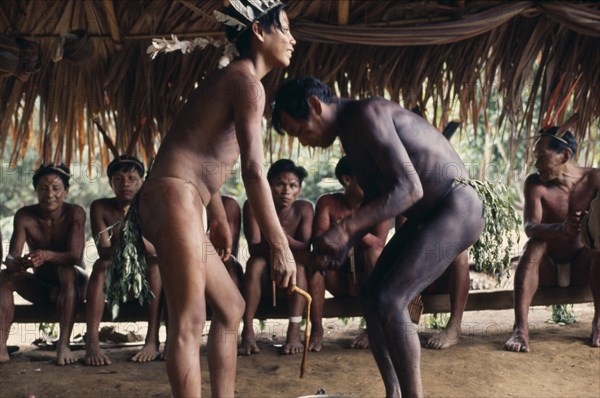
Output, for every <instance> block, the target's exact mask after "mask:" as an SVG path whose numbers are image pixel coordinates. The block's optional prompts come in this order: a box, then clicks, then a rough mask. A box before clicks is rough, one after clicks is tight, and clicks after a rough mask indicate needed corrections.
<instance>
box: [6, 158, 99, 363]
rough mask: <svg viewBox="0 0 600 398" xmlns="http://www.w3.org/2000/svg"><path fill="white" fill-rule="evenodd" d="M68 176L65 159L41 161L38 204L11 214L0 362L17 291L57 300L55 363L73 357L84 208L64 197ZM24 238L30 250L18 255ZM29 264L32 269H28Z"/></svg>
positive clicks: (82, 276) (82, 282)
mask: <svg viewBox="0 0 600 398" xmlns="http://www.w3.org/2000/svg"><path fill="white" fill-rule="evenodd" d="M70 177H71V175H70V172H69V169H68V168H67V167H66V166H65V165H63V164H53V163H50V164H48V165H41V166H40V167H39V168H38V169H37V170H36V172H35V173H34V175H33V187H34V189H35V192H36V194H37V197H38V204H36V205H32V206H25V207H23V208H21V209H19V210H18V211H17V213H16V214H15V218H14V231H13V235H12V237H11V239H10V247H9V250H8V255H7V256H6V260H5V264H6V269H5V270H2V271H1V272H0V363H2V362H7V361H8V360H9V359H10V358H9V355H8V351H7V347H6V342H7V340H8V334H9V332H10V325H11V323H12V321H13V317H14V313H15V303H14V299H13V292H15V291H16V292H17V293H19V294H20V295H21V296H22V297H23V298H24V299H26V300H28V301H31V302H32V303H34V304H38V303H49V302H52V303H55V304H56V305H57V310H58V320H59V325H60V337H59V339H58V343H57V347H56V360H57V364H58V365H69V364H72V363H75V356H74V355H73V353H72V352H71V350H70V349H69V339H70V337H71V331H72V330H73V324H74V321H75V312H76V307H77V304H78V303H79V302H80V301H82V300H83V297H84V294H85V287H86V283H87V275H86V273H85V271H84V270H83V268H81V266H82V265H83V247H84V242H85V241H84V228H85V210H83V208H82V207H81V206H78V205H76V204H72V203H66V202H65V201H64V200H65V197H66V196H67V193H68V191H69V179H70ZM25 243H27V247H28V249H29V253H28V254H26V255H25V256H22V254H23V249H24V246H25ZM29 268H32V271H33V272H32V273H31V272H27V270H28V269H29Z"/></svg>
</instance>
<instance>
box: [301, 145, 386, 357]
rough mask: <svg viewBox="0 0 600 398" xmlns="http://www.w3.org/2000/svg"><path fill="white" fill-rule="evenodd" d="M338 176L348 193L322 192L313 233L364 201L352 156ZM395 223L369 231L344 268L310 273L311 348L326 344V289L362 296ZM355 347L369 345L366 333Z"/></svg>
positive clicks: (340, 167)
mask: <svg viewBox="0 0 600 398" xmlns="http://www.w3.org/2000/svg"><path fill="white" fill-rule="evenodd" d="M335 176H336V177H337V179H338V181H339V182H340V184H342V186H343V187H344V192H335V193H329V194H325V195H322V196H321V197H320V198H319V200H318V201H317V205H316V209H315V220H314V222H313V236H314V237H318V236H320V235H321V234H323V233H324V232H325V231H327V230H328V229H329V225H330V224H331V223H337V222H340V221H342V220H343V219H344V218H346V217H348V216H350V215H351V214H352V213H353V212H354V211H356V210H357V209H358V208H359V207H360V205H361V203H362V200H363V191H362V189H361V188H360V186H359V185H358V183H357V182H356V179H355V178H354V174H353V173H352V166H351V164H350V159H348V157H347V156H344V157H343V158H341V159H340V161H339V162H338V164H337V166H336V167H335ZM390 224H391V222H390V221H389V220H386V221H383V222H381V223H379V224H377V225H375V226H374V227H373V228H371V230H370V231H368V232H367V233H366V234H365V235H364V236H363V237H362V238H361V239H360V241H358V242H357V243H356V244H355V245H354V251H353V253H352V254H351V255H350V256H349V258H348V259H347V260H346V261H345V263H344V265H343V266H342V267H341V268H340V269H327V270H313V271H314V272H311V273H310V276H309V284H308V286H309V287H308V289H309V292H310V295H311V296H312V299H313V300H312V305H311V307H310V317H311V328H312V330H311V338H310V344H309V346H308V349H309V350H311V351H321V348H322V346H323V324H322V319H323V305H324V303H325V289H327V290H328V291H329V292H330V293H331V294H332V295H333V296H336V297H340V296H341V297H343V296H358V290H359V288H360V286H362V284H363V283H364V282H365V281H366V280H367V277H368V276H369V274H370V273H371V271H372V270H373V267H375V263H376V262H377V258H378V257H379V254H380V253H381V251H382V250H383V247H384V246H385V240H386V238H387V234H388V232H389V230H390ZM352 347H353V348H368V347H369V341H368V337H367V335H366V333H363V334H361V335H360V336H358V337H357V338H356V340H354V342H353V343H352Z"/></svg>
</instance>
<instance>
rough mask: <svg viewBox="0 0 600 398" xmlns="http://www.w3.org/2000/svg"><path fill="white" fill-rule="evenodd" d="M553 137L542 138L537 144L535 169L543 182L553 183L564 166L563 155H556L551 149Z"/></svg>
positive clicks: (534, 150)
mask: <svg viewBox="0 0 600 398" xmlns="http://www.w3.org/2000/svg"><path fill="white" fill-rule="evenodd" d="M551 139H552V138H551V137H541V138H540V139H539V140H538V141H537V142H536V144H535V146H534V149H533V152H534V155H535V168H536V169H537V171H538V175H539V177H540V180H541V181H542V182H549V181H552V180H554V179H556V178H558V176H559V175H560V169H561V166H562V165H564V163H565V162H564V156H563V154H562V153H556V152H555V151H554V150H553V149H551V148H550V145H549V143H550V140H551Z"/></svg>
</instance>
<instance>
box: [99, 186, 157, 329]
mask: <svg viewBox="0 0 600 398" xmlns="http://www.w3.org/2000/svg"><path fill="white" fill-rule="evenodd" d="M137 203H138V197H137V196H136V197H135V199H134V200H133V201H132V203H131V206H130V207H129V211H128V212H127V215H126V216H125V219H124V220H123V229H122V230H121V234H120V236H119V245H118V246H117V247H116V248H115V251H114V252H113V254H112V256H111V257H110V263H109V266H108V270H107V272H106V284H105V287H104V293H105V295H106V301H107V303H108V305H109V308H110V309H111V314H112V319H113V320H114V319H116V318H117V316H119V306H120V303H125V302H127V301H128V300H129V299H130V298H134V299H137V300H138V301H139V303H140V305H144V303H146V302H148V301H150V300H152V299H153V298H154V294H153V293H152V291H151V290H150V285H149V284H148V280H146V248H145V247H144V241H143V239H142V231H141V228H140V226H139V223H138V219H137Z"/></svg>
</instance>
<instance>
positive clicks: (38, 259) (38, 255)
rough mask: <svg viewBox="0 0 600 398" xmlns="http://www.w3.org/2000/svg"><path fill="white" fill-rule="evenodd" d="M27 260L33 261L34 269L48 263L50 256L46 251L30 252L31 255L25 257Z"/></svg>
mask: <svg viewBox="0 0 600 398" xmlns="http://www.w3.org/2000/svg"><path fill="white" fill-rule="evenodd" d="M25 258H26V259H29V260H30V261H31V264H32V265H33V267H39V266H40V265H42V264H44V263H45V262H46V261H48V256H47V253H46V251H45V250H34V251H32V252H29V254H28V255H27V256H25Z"/></svg>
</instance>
